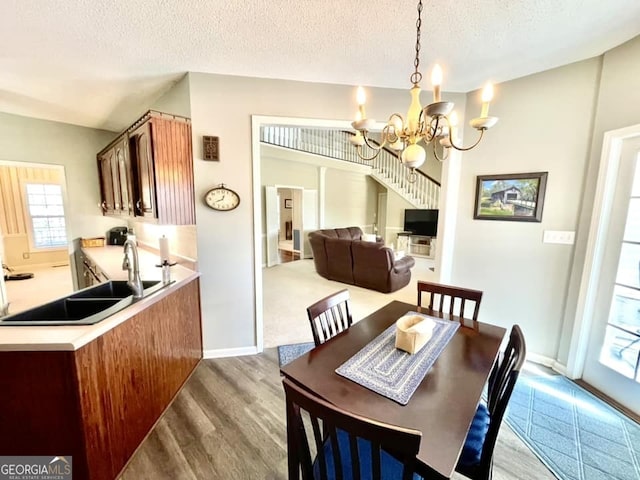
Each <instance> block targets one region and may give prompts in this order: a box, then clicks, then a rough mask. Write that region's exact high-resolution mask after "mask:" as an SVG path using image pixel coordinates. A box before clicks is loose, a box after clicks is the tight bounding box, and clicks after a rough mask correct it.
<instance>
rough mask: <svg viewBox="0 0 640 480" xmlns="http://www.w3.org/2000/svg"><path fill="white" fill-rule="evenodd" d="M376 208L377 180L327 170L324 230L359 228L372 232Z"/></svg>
mask: <svg viewBox="0 0 640 480" xmlns="http://www.w3.org/2000/svg"><path fill="white" fill-rule="evenodd" d="M377 208H378V186H377V182H376V181H375V180H373V179H372V178H370V177H369V176H367V175H363V174H362V173H357V172H349V171H344V170H335V169H327V173H326V189H325V217H324V219H325V228H343V227H352V226H358V227H361V228H362V229H363V230H364V231H366V232H371V231H372V228H373V223H374V214H375V212H376V210H377Z"/></svg>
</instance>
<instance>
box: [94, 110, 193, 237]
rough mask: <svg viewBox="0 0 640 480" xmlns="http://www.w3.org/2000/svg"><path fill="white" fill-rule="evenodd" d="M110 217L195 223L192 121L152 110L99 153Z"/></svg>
mask: <svg viewBox="0 0 640 480" xmlns="http://www.w3.org/2000/svg"><path fill="white" fill-rule="evenodd" d="M98 171H99V174H100V190H101V196H102V197H101V206H102V211H103V214H104V215H117V216H128V217H137V218H140V219H144V220H146V221H150V222H154V223H160V224H165V225H193V224H195V222H196V220H195V199H194V186H193V153H192V149H191V121H190V120H189V119H188V118H185V117H178V116H175V115H169V114H166V113H161V112H156V111H153V110H151V111H149V112H147V113H146V114H145V115H143V116H142V118H140V119H139V120H138V121H137V122H135V123H134V124H133V125H132V126H131V127H129V128H128V129H127V130H126V131H125V132H124V133H123V134H122V135H121V136H120V137H118V139H117V140H115V141H114V142H112V143H111V144H109V146H108V147H106V148H105V149H104V150H102V151H101V152H100V153H98Z"/></svg>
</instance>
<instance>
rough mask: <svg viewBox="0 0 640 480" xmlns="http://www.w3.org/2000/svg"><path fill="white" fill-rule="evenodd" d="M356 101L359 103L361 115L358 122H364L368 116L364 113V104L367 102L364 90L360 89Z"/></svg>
mask: <svg viewBox="0 0 640 480" xmlns="http://www.w3.org/2000/svg"><path fill="white" fill-rule="evenodd" d="M356 100H357V101H358V113H359V114H360V118H358V119H357V120H363V119H365V118H367V116H366V115H365V113H364V104H365V102H366V101H367V94H366V93H365V92H364V88H362V87H358V93H357V94H356Z"/></svg>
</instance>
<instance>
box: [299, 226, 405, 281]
mask: <svg viewBox="0 0 640 480" xmlns="http://www.w3.org/2000/svg"><path fill="white" fill-rule="evenodd" d="M361 238H362V230H361V229H360V227H348V228H331V229H327V230H316V231H315V232H311V233H310V234H309V243H310V244H311V250H312V251H313V262H314V264H315V267H316V272H318V274H319V275H321V276H323V277H324V278H327V279H329V280H336V281H338V282H343V283H349V284H352V285H357V286H359V287H364V288H370V289H372V290H378V291H379V292H383V293H389V292H395V291H396V290H398V289H399V288H402V287H404V286H405V285H407V284H408V283H409V281H410V280H411V267H413V266H414V265H415V260H414V259H413V257H408V256H406V257H403V258H400V259H398V260H394V253H393V250H391V249H390V248H388V247H385V246H384V242H383V240H382V239H381V238H380V237H377V241H376V242H367V241H363V240H361Z"/></svg>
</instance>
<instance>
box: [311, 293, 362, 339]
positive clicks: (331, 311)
mask: <svg viewBox="0 0 640 480" xmlns="http://www.w3.org/2000/svg"><path fill="white" fill-rule="evenodd" d="M307 316H308V317H309V322H310V324H311V331H312V333H313V341H314V342H315V344H316V346H318V345H320V344H322V343H324V342H326V341H327V340H329V339H330V338H333V337H335V336H336V335H337V334H338V333H340V332H342V331H344V330H346V329H347V328H349V327H350V326H351V324H352V323H353V318H352V317H351V311H350V309H349V290H347V289H344V290H340V291H339V292H336V293H334V294H332V295H329V296H328V297H325V298H323V299H322V300H319V301H317V302H316V303H314V304H313V305H311V306H310V307H308V308H307Z"/></svg>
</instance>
